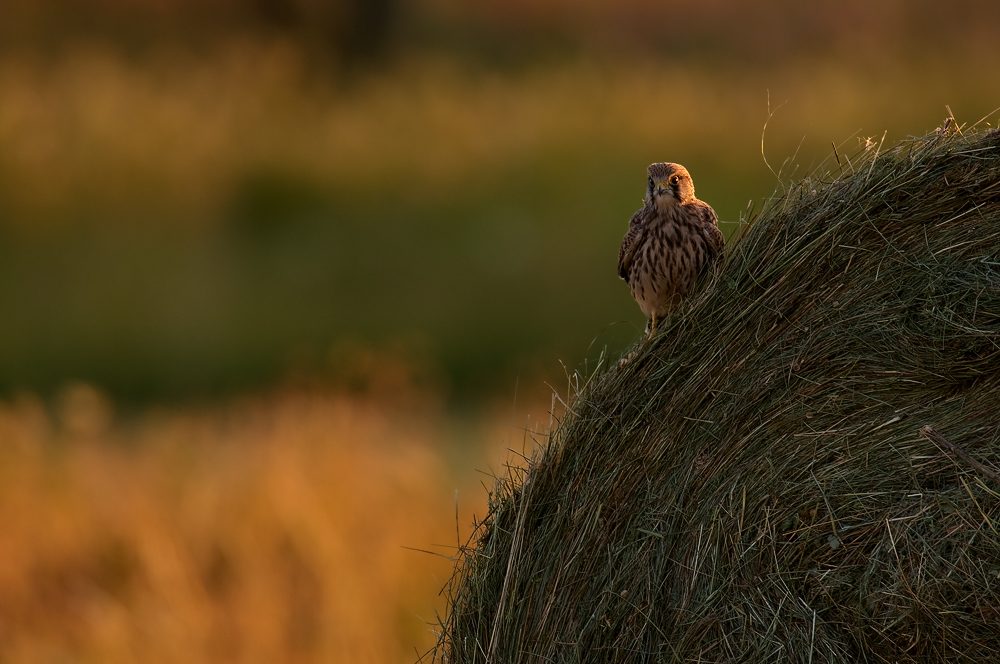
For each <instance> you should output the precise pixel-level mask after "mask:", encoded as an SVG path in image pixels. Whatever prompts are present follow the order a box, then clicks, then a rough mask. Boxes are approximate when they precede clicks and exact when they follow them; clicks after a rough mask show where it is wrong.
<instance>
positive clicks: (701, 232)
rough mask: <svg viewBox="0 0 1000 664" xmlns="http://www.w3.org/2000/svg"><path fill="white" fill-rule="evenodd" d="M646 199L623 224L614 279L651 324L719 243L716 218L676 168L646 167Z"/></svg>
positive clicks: (687, 288)
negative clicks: (623, 285)
mask: <svg viewBox="0 0 1000 664" xmlns="http://www.w3.org/2000/svg"><path fill="white" fill-rule="evenodd" d="M646 175H647V182H646V198H645V199H644V201H643V205H642V207H641V208H639V209H638V210H636V212H635V214H633V215H632V218H631V219H630V220H629V222H628V233H626V234H625V238H624V239H623V240H622V245H621V248H620V249H619V250H618V276H619V277H621V278H622V279H624V280H625V283H627V284H628V286H629V288H630V289H631V291H632V297H634V298H635V301H636V302H637V303H638V304H639V308H640V309H641V310H642V313H644V314H645V315H646V317H647V318H648V319H649V324H648V325H647V329H648V330H649V336H648V337H647V339H652V338H653V335H654V334H656V326H657V323H659V321H660V320H662V319H663V317H664V316H666V315H667V313H668V312H669V311H670V310H671V309H672V308H674V307H675V306H677V304H678V303H679V302H680V301H681V300H683V299H684V298H685V297H686V296H687V295H688V294H689V293H690V292H691V289H692V288H693V287H694V285H695V282H696V281H697V280H698V277H699V276H700V275H701V273H702V271H704V270H705V268H706V267H707V266H708V265H709V264H710V263H711V262H712V261H713V260H715V259H716V258H717V257H718V256H719V255H720V254H721V253H722V247H723V245H724V244H725V238H724V237H723V236H722V231H720V230H719V217H718V216H717V215H716V214H715V210H713V209H712V206H710V205H709V204H708V203H705V202H704V201H700V200H698V199H697V198H695V195H694V182H693V181H692V180H691V175H690V174H689V173H688V171H687V169H686V168H684V167H683V166H681V165H680V164H673V163H669V162H659V163H655V164H650V166H649V168H648V169H646Z"/></svg>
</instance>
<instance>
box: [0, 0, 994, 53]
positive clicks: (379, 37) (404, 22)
mask: <svg viewBox="0 0 1000 664" xmlns="http://www.w3.org/2000/svg"><path fill="white" fill-rule="evenodd" d="M3 4H4V7H3V9H0V15H2V17H3V20H2V21H0V36H2V40H3V44H4V45H6V46H7V47H8V48H9V47H42V48H53V47H57V46H58V45H59V44H62V43H65V42H67V41H73V40H77V39H99V40H107V41H110V42H112V43H116V44H119V45H121V46H122V47H124V48H129V49H141V48H142V47H143V45H148V44H149V43H154V42H159V41H162V40H173V41H180V42H186V43H190V44H198V43H204V42H206V41H211V40H213V39H215V38H217V37H219V36H220V35H222V36H224V35H228V34H233V33H244V32H258V33H265V34H272V35H273V34H281V35H285V36H287V37H291V38H293V39H295V40H297V41H299V42H300V43H303V44H306V45H308V46H309V47H310V49H311V51H312V53H313V54H314V55H315V56H317V57H320V58H331V59H334V60H337V61H340V62H345V63H354V62H359V61H371V60H373V59H374V60H377V59H379V58H384V57H385V56H387V55H389V54H391V53H393V52H400V51H402V52H405V50H406V49H407V48H408V47H414V46H425V47H427V46H429V47H445V48H449V49H458V50H463V51H466V52H467V53H469V54H475V53H477V52H478V53H480V54H483V55H486V56H488V57H489V56H491V55H492V56H497V57H498V58H501V59H502V58H504V57H511V56H514V57H516V56H518V55H521V56H524V57H535V56H536V55H537V54H538V52H539V51H548V50H555V51H569V52H574V53H579V52H581V51H593V50H595V49H596V50H602V49H606V50H613V51H623V50H624V51H631V52H636V51H643V52H649V53H654V54H659V55H666V56H672V57H685V56H687V57H693V56H697V57H699V58H705V57H707V58H709V59H717V60H722V61H724V60H731V59H734V58H738V59H739V60H740V61H743V62H746V61H747V58H749V59H750V62H751V63H754V62H761V61H767V60H772V59H775V58H788V57H795V56H803V55H817V54H826V55H829V54H830V53H831V52H842V53H849V52H850V53H857V54H862V55H863V54H864V53H866V52H867V53H873V52H878V53H884V52H886V51H893V50H896V51H905V52H926V51H927V49H931V48H943V47H945V46H947V47H949V50H954V49H955V48H956V47H966V48H967V47H970V46H975V47H979V48H987V49H992V47H993V45H994V44H995V41H996V34H997V28H998V27H1000V4H998V3H996V2H992V1H991V0H955V1H954V2H950V3H948V4H947V5H942V4H941V3H940V2H936V1H934V0H906V1H901V0H896V1H889V2H878V3H872V2H868V1H866V0H840V1H838V2H833V1H829V0H824V1H822V2H800V1H798V0H761V1H759V2H746V1H745V0H707V1H705V2H695V3H691V2H682V1H681V0H620V1H618V2H613V3H609V2H603V1H602V0H477V1H475V2H467V1H463V0H245V1H244V0H5V2H4V3H3ZM947 55H948V54H947V53H942V56H947Z"/></svg>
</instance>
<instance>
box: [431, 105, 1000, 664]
mask: <svg viewBox="0 0 1000 664" xmlns="http://www.w3.org/2000/svg"><path fill="white" fill-rule="evenodd" d="M840 158H841V159H842V160H843V162H842V163H843V168H842V170H839V171H835V172H834V174H833V175H831V176H828V177H827V178H826V181H825V182H824V181H820V179H816V178H813V179H807V180H805V181H803V182H801V183H799V184H797V185H795V186H794V187H791V188H789V189H788V190H787V191H786V192H785V193H784V194H783V195H781V196H778V197H776V198H775V199H774V200H772V202H771V204H770V205H769V206H767V208H766V209H765V210H764V211H763V212H762V213H761V214H759V215H758V216H757V217H756V218H755V219H754V220H753V221H752V224H751V225H750V227H749V229H748V230H747V231H746V232H745V233H743V235H742V237H740V238H739V239H738V240H736V241H733V242H730V247H729V248H728V250H727V255H726V260H725V264H724V266H722V267H720V268H718V269H717V270H716V271H715V273H713V274H712V275H710V276H708V277H707V278H706V280H705V284H704V290H702V291H701V292H700V294H699V295H697V296H696V297H694V298H692V299H691V300H689V301H688V302H687V303H685V304H684V305H683V306H682V308H681V309H680V310H679V311H678V312H677V313H676V314H675V315H674V316H673V317H672V318H671V320H670V321H669V322H668V324H667V325H666V326H665V329H663V331H662V332H661V333H660V334H658V335H657V336H656V337H655V338H654V339H653V341H651V342H648V343H647V342H642V343H640V344H638V346H637V347H636V348H634V349H633V350H634V355H633V356H632V357H631V359H630V360H629V361H628V362H627V363H625V364H624V365H623V366H620V365H617V364H612V365H611V366H610V367H609V368H607V369H605V370H604V371H603V372H602V373H601V374H599V375H597V376H596V377H594V378H593V380H592V381H591V382H590V384H589V385H588V387H587V388H586V389H583V390H582V391H581V393H580V394H579V395H578V396H577V397H576V399H575V401H574V402H572V403H570V408H571V410H570V411H569V412H568V413H567V416H566V418H565V419H564V421H563V422H562V424H561V425H560V426H559V428H558V430H557V431H556V432H555V433H554V434H552V435H551V437H550V438H549V439H548V441H546V443H545V444H544V445H543V446H541V449H540V450H539V451H538V452H537V453H536V454H535V456H534V458H533V459H532V461H531V462H530V464H529V467H528V470H527V472H525V473H524V474H522V475H520V476H517V475H514V476H511V477H508V478H507V479H506V480H504V481H501V482H499V483H498V485H497V487H496V489H495V491H494V492H493V494H492V495H491V510H490V513H489V515H488V517H487V518H486V519H485V520H484V521H483V523H481V524H480V526H479V530H478V531H477V534H476V536H475V537H474V539H473V541H472V542H471V543H470V546H469V547H468V548H467V549H466V550H465V551H464V552H463V554H462V556H461V557H460V560H459V564H458V567H457V572H456V575H455V577H454V579H452V582H451V584H450V586H449V588H448V591H449V592H450V610H449V613H448V615H447V617H446V618H445V620H444V621H443V625H442V633H441V641H440V643H439V645H438V648H437V650H436V651H435V652H434V653H433V656H434V657H435V658H436V659H437V660H438V661H441V662H448V663H455V664H467V663H468V664H471V663H473V662H488V663H497V664H500V663H504V664H508V663H514V662H802V663H803V664H806V663H810V664H821V663H825V662H942V661H946V660H947V661H950V662H1000V535H998V529H1000V475H998V473H997V469H1000V134H998V133H997V132H996V131H993V132H979V133H974V132H971V130H966V132H965V133H964V134H963V133H960V132H959V131H958V130H957V129H955V128H953V127H952V128H951V129H950V130H949V128H948V125H947V124H946V125H945V128H944V129H941V130H939V131H938V132H937V133H935V134H933V135H930V136H927V137H923V138H916V139H911V140H908V141H906V142H903V143H902V144H900V145H897V146H896V147H894V148H892V149H891V150H889V151H888V152H884V153H882V154H878V151H877V148H876V147H875V146H868V147H866V148H864V149H861V150H860V152H859V153H858V154H855V155H854V158H853V159H850V160H848V158H847V157H846V156H841V157H840ZM833 168H836V165H834V166H833Z"/></svg>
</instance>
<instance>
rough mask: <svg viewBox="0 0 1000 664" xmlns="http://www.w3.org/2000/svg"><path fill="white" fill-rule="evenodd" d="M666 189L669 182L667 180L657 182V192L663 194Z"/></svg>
mask: <svg viewBox="0 0 1000 664" xmlns="http://www.w3.org/2000/svg"><path fill="white" fill-rule="evenodd" d="M666 190H667V183H666V182H657V183H656V193H657V194H661V195H662V194H663V192H665V191H666Z"/></svg>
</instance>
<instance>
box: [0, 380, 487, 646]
mask: <svg viewBox="0 0 1000 664" xmlns="http://www.w3.org/2000/svg"><path fill="white" fill-rule="evenodd" d="M108 409H109V405H108V403H107V400H106V399H104V398H103V397H101V396H100V395H99V394H98V393H97V392H95V391H94V390H93V389H92V388H89V387H86V386H76V387H74V388H72V389H71V390H68V391H67V393H66V394H65V395H64V397H63V398H62V399H61V400H60V401H59V403H58V405H57V408H56V409H55V410H56V414H55V415H52V414H50V413H49V412H48V409H46V408H45V407H44V405H43V404H42V403H41V402H40V401H38V400H37V399H34V398H30V397H24V398H20V399H18V400H15V401H13V402H10V403H7V404H5V405H3V406H2V407H0V443H2V444H0V523H2V524H3V536H2V537H0V625H2V626H3V627H2V631H0V650H2V651H3V652H4V653H5V657H6V659H8V661H53V660H54V659H71V660H73V661H93V662H138V661H141V662H182V661H183V662H219V661H270V662H273V661H301V662H307V661H343V662H380V663H381V662H403V661H412V660H413V659H415V652H414V649H415V648H416V649H418V650H420V651H421V652H423V651H424V650H425V649H426V648H427V647H429V646H430V644H432V643H433V640H434V637H433V634H431V633H430V631H429V629H430V627H429V625H427V624H426V623H425V622H424V621H425V620H429V621H432V620H433V619H434V611H435V610H439V611H440V610H442V609H443V604H442V603H441V601H440V599H439V598H438V597H437V591H438V590H439V588H440V586H441V584H443V583H444V581H445V580H446V579H447V578H448V576H449V574H450V572H451V563H450V562H449V561H448V560H446V559H444V558H439V557H435V556H429V555H427V554H423V553H419V552H414V551H412V550H408V549H406V548H404V547H405V546H410V547H417V548H432V547H433V546H434V545H435V544H442V543H454V542H455V537H456V533H455V523H454V520H453V519H454V516H453V514H451V513H450V509H449V500H450V498H451V489H450V488H448V487H449V480H448V478H447V477H446V467H445V464H444V463H443V460H442V458H441V454H442V447H441V445H440V443H439V439H440V431H439V430H436V429H435V426H436V425H435V424H433V422H432V421H430V420H428V419H427V418H421V417H416V416H413V415H412V414H411V415H410V416H407V417H406V418H405V419H400V418H396V417H394V416H393V413H392V412H391V410H390V409H388V408H387V407H385V406H380V407H376V406H374V405H372V404H371V403H370V402H366V401H363V400H357V399H352V398H348V397H344V396H336V395H330V394H319V393H300V392H289V393H282V394H275V395H273V396H271V397H268V398H258V399H247V400H245V401H243V402H240V403H234V404H232V405H230V406H228V407H224V408H218V409H215V410H212V411H206V412H203V413H194V412H182V413H173V414H160V415H156V414H151V415H148V416H146V417H145V418H143V419H141V420H140V421H139V422H137V423H133V424H131V425H117V426H114V425H112V424H111V422H112V419H111V417H110V416H109V410H108ZM442 498H443V500H442ZM484 498H485V496H480V499H484ZM467 525H468V524H464V523H463V524H462V526H463V530H466V528H464V526H467ZM440 550H441V551H442V552H443V553H445V554H451V553H453V551H449V550H448V549H443V548H442V549H440Z"/></svg>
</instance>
